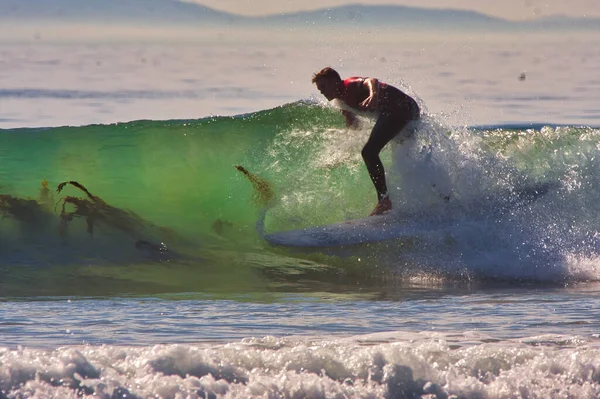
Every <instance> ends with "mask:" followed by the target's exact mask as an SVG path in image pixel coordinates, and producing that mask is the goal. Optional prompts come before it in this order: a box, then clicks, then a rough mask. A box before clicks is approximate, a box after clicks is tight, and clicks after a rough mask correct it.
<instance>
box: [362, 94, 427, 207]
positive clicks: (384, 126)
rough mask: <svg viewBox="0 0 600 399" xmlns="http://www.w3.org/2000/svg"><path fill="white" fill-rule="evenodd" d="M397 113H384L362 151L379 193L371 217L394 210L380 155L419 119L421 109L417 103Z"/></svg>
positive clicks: (409, 134)
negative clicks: (386, 146) (394, 139)
mask: <svg viewBox="0 0 600 399" xmlns="http://www.w3.org/2000/svg"><path fill="white" fill-rule="evenodd" d="M415 106H416V108H415ZM395 111H396V112H394V113H390V112H383V113H382V114H381V116H379V118H378V119H377V122H376V123H375V126H374V127H373V130H372V131H371V135H370V136H369V140H368V141H367V143H366V144H365V146H364V147H363V149H362V152H361V155H362V157H363V160H364V161H365V165H366V166H367V170H368V172H369V176H370V177H371V181H372V182H373V185H374V186H375V190H376V191H377V202H378V205H377V207H376V208H375V210H373V213H371V215H379V214H382V213H384V212H386V211H389V210H390V209H392V202H391V201H390V199H389V194H388V189H387V184H386V181H385V170H384V169H383V163H382V162H381V159H380V158H379V153H380V152H381V150H382V149H383V147H385V145H386V144H387V143H389V142H390V141H391V140H392V139H393V138H394V137H396V136H397V135H398V133H400V132H401V131H402V130H403V129H404V128H405V127H406V125H407V124H408V123H409V122H411V121H413V120H416V119H418V118H419V109H418V106H417V105H416V103H415V104H414V106H411V107H404V108H403V109H401V110H400V111H398V110H395ZM407 133H408V134H407V135H406V137H403V138H402V139H403V140H405V139H407V138H409V137H410V136H411V135H412V134H414V132H412V131H411V132H407Z"/></svg>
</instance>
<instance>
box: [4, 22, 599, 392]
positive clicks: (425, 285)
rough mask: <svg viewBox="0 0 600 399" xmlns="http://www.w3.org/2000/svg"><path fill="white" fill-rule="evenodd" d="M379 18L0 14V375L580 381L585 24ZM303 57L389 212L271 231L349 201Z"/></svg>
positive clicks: (594, 363)
mask: <svg viewBox="0 0 600 399" xmlns="http://www.w3.org/2000/svg"><path fill="white" fill-rule="evenodd" d="M400 36H401V35H399V36H393V35H390V34H388V35H386V36H385V37H379V38H374V37H348V38H347V40H343V38H340V37H336V36H335V35H326V34H323V35H317V34H314V33H313V34H311V35H310V37H309V39H310V40H308V41H306V42H304V41H302V40H297V39H294V40H292V38H290V37H287V38H280V39H278V37H276V35H275V37H273V36H270V37H268V38H264V39H263V40H258V39H257V38H256V37H249V38H246V39H244V40H241V39H240V40H235V41H234V40H228V39H227V38H221V39H214V38H213V39H210V40H208V39H202V40H201V38H200V39H198V40H188V41H185V42H181V41H180V42H177V43H166V42H162V43H151V42H143V43H134V42H127V41H121V42H115V41H113V42H110V43H103V42H98V41H95V42H83V41H82V42H77V41H76V40H71V41H67V42H60V43H58V42H48V41H45V40H43V35H42V36H41V37H36V38H32V39H31V40H30V41H13V42H10V40H7V39H6V38H4V39H5V40H3V42H2V44H0V216H1V218H0V399H7V398H10V399H13V398H15V399H17V398H18V399H21V398H94V399H108V398H111V399H112V398H115V399H116V398H139V399H141V398H165V399H166V398H173V399H180V398H181V399H184V398H187V399H199V398H205V399H206V398H389V399H405V398H407V399H408V398H410V399H412V398H419V399H425V398H426V399H442V398H443V399H447V398H472V399H483V398H486V399H487V398H545V399H546V398H557V399H558V398H599V397H600V316H599V315H600V228H599V226H600V188H599V187H600V186H599V185H598V181H599V180H600V145H599V144H598V143H599V139H600V107H599V105H600V94H599V93H600V77H599V76H598V73H597V71H598V69H599V68H600V44H599V43H600V42H598V40H597V37H593V35H591V36H589V35H588V36H582V35H578V36H571V35H569V34H564V35H562V36H560V37H549V36H544V35H531V36H519V37H516V36H515V37H512V38H511V37H486V36H485V35H482V36H478V37H471V36H469V35H466V34H465V35H462V36H456V37H437V38H433V37H427V38H419V37H414V36H411V37H400ZM324 66H332V67H334V68H336V69H338V70H339V71H340V73H341V74H342V75H344V76H353V75H367V76H375V77H379V78H380V79H382V80H383V81H386V82H389V83H391V84H395V85H397V86H398V87H400V88H402V89H403V90H405V91H406V92H408V93H410V94H411V95H414V96H415V97H416V98H417V99H418V101H419V103H420V104H421V106H422V108H423V110H424V117H423V118H422V120H421V122H420V123H419V124H418V125H417V126H416V129H417V134H416V135H415V136H414V137H413V138H412V139H410V140H408V141H407V142H405V143H404V144H402V145H399V144H398V143H394V142H392V143H391V144H390V145H389V146H388V147H386V149H385V150H384V152H383V153H382V159H383V162H384V164H385V165H386V171H387V178H388V182H389V186H390V189H391V197H392V200H393V202H394V205H395V209H394V211H393V213H392V214H391V215H390V216H391V217H390V219H389V220H390V222H389V223H390V224H391V226H392V230H394V229H396V230H395V231H399V230H401V231H403V232H404V233H403V234H396V235H389V236H386V235H385V234H384V235H383V236H382V237H381V238H382V240H381V241H376V242H364V243H361V244H353V245H343V246H340V245H335V243H332V245H329V246H327V245H324V246H320V247H314V246H313V247H302V246H297V245H294V244H298V242H295V243H294V242H292V243H289V244H290V245H273V244H272V242H270V241H269V240H268V238H269V237H272V236H273V234H277V233H278V232H283V231H289V230H296V229H303V228H310V227H314V226H321V225H327V224H332V223H337V222H344V221H349V220H353V219H359V218H362V217H365V216H366V215H367V214H368V213H369V212H370V211H371V209H372V208H373V206H374V205H375V193H374V190H373V188H372V185H371V182H370V180H369V178H368V176H367V173H366V170H365V168H364V165H363V163H362V160H361V158H360V150H361V148H362V145H363V144H364V142H365V140H366V139H367V137H368V135H369V132H370V128H371V127H372V124H373V123H372V121H369V120H363V121H362V127H361V129H359V130H357V131H347V130H346V129H345V128H344V123H343V118H342V117H341V115H340V113H339V112H338V111H337V110H336V109H334V108H333V107H332V106H330V105H329V104H327V103H326V102H324V100H323V99H322V98H321V96H320V95H319V93H318V92H317V91H316V89H315V87H314V86H313V85H311V83H310V78H311V76H312V74H313V73H314V72H316V71H318V70H319V69H320V68H322V67H324ZM445 197H448V198H449V200H445V199H444V198H445ZM408 227H410V228H408Z"/></svg>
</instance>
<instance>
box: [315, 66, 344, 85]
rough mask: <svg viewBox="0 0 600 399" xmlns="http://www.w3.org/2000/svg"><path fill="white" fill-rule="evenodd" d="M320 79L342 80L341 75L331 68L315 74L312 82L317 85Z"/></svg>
mask: <svg viewBox="0 0 600 399" xmlns="http://www.w3.org/2000/svg"><path fill="white" fill-rule="evenodd" d="M320 79H335V80H342V78H341V77H340V74H339V73H337V71H336V70H335V69H333V68H331V67H326V68H323V69H321V70H320V71H319V72H317V73H315V74H314V75H313V77H312V82H313V83H317V80H320Z"/></svg>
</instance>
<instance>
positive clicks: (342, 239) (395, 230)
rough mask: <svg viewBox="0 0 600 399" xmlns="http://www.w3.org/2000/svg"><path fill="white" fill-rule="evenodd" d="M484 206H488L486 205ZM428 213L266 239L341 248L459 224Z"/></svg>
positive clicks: (523, 194)
mask: <svg viewBox="0 0 600 399" xmlns="http://www.w3.org/2000/svg"><path fill="white" fill-rule="evenodd" d="M555 186H556V185H555V184H552V183H543V184H539V185H534V186H530V187H524V188H522V189H519V190H514V191H511V196H510V198H511V201H509V203H508V204H506V203H505V204H504V208H503V209H504V210H506V207H515V206H519V205H522V204H526V203H530V202H532V201H535V200H537V199H539V198H540V197H542V196H544V195H545V194H546V193H547V192H548V191H549V190H550V188H552V187H555ZM490 200H491V199H490ZM481 203H482V204H484V205H485V203H486V202H481ZM487 203H488V204H489V206H490V209H489V212H491V213H494V211H495V206H494V203H493V201H487ZM479 211H481V209H480V210H479ZM425 214H426V213H424V212H419V213H416V214H406V213H405V214H402V213H397V212H395V213H391V212H390V213H388V214H385V215H380V216H371V217H367V218H362V219H355V220H350V221H346V222H341V223H334V224H329V225H324V226H315V227H307V228H304V229H299V230H288V231H279V232H275V233H269V234H264V235H263V237H264V239H265V240H266V241H267V242H268V243H270V244H272V245H276V246H285V247H297V248H325V247H340V246H352V245H361V244H368V243H374V242H380V241H386V240H397V239H402V238H417V237H419V236H421V235H424V234H432V233H434V232H438V233H439V232H443V231H445V230H446V229H448V228H451V227H452V226H453V225H454V224H455V223H456V221H455V220H453V219H452V218H447V219H445V220H443V219H442V220H441V219H439V218H438V219H437V220H435V221H434V222H429V223H428V222H426V221H424V220H423V218H422V216H423V215H425ZM483 214H487V212H483Z"/></svg>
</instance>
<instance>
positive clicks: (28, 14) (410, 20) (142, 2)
mask: <svg viewBox="0 0 600 399" xmlns="http://www.w3.org/2000/svg"><path fill="white" fill-rule="evenodd" d="M0 21H13V22H27V21H32V22H43V21H47V22H80V23H81V22H84V23H85V22H95V23H103V24H131V23H136V24H144V25H153V26H154V25H157V24H158V25H160V24H164V25H172V24H176V25H183V26H219V25H225V24H226V25H229V26H231V25H235V26H238V27H263V28H270V27H288V28H302V27H305V28H315V27H334V28H338V27H378V28H403V29H426V30H431V31H435V30H465V29H468V30H486V31H490V30H492V31H507V30H509V31H512V30H517V31H522V30H525V31H527V30H572V29H575V30H587V31H600V19H590V18H586V19H577V18H567V17H551V18H544V19H538V20H535V21H528V22H514V21H508V20H504V19H501V18H494V17H490V16H488V15H485V14H481V13H478V12H474V11H463V10H454V9H426V8H418V7H405V6H392V5H375V6H368V5H360V4H355V5H347V6H340V7H332V8H327V9H320V10H314V11H306V12H296V13H288V14H278V15H268V16H264V17H245V16H241V15H236V14H230V13H226V12H221V11H217V10H214V9H211V8H209V7H205V6H202V5H200V4H195V3H186V2H182V1H179V0H0Z"/></svg>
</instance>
